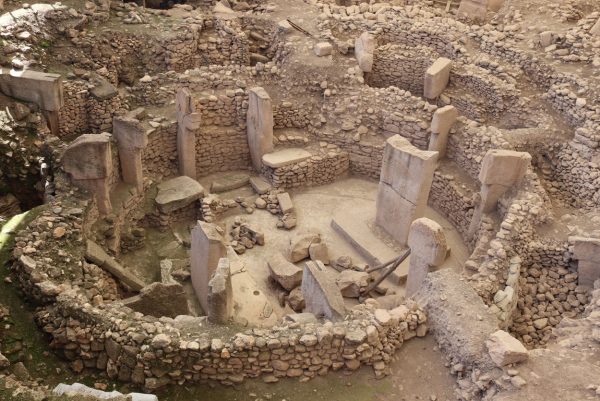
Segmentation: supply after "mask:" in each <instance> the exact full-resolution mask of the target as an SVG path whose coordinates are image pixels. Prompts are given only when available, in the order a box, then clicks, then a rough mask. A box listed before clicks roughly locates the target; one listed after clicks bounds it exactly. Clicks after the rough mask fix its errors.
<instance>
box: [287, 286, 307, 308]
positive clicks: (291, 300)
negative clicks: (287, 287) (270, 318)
mask: <svg viewBox="0 0 600 401" xmlns="http://www.w3.org/2000/svg"><path fill="white" fill-rule="evenodd" d="M287 301H288V305H290V308H292V310H293V311H294V312H302V311H303V310H304V307H305V305H306V304H305V303H304V295H302V288H300V287H296V288H294V289H293V290H292V291H290V295H289V296H288V299H287Z"/></svg>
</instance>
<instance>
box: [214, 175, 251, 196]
mask: <svg viewBox="0 0 600 401" xmlns="http://www.w3.org/2000/svg"><path fill="white" fill-rule="evenodd" d="M249 182H250V176H249V175H248V174H244V173H231V174H227V175H224V176H222V177H219V178H218V179H216V180H214V181H213V183H212V184H211V186H210V192H213V193H217V194H218V193H221V192H227V191H232V190H234V189H238V188H241V187H243V186H245V185H248V183H249Z"/></svg>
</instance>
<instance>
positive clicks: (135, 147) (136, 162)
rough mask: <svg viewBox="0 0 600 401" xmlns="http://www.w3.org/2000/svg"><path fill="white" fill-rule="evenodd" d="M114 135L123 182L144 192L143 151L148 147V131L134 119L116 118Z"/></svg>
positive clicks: (114, 120) (126, 117)
mask: <svg viewBox="0 0 600 401" xmlns="http://www.w3.org/2000/svg"><path fill="white" fill-rule="evenodd" d="M113 135H114V137H115V139H116V140H117V147H118V148H119V160H120V162H121V175H122V176H123V182H125V183H126V184H132V185H135V187H136V189H137V190H138V192H142V191H143V190H144V173H143V168H142V151H143V150H144V148H145V147H146V146H147V145H148V136H147V135H146V130H145V129H144V127H143V126H142V123H140V121H139V120H137V119H135V118H133V117H128V116H125V117H114V118H113Z"/></svg>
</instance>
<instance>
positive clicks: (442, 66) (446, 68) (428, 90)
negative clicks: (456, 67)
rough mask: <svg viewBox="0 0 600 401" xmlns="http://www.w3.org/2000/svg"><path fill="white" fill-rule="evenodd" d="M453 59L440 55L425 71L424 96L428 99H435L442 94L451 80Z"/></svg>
mask: <svg viewBox="0 0 600 401" xmlns="http://www.w3.org/2000/svg"><path fill="white" fill-rule="evenodd" d="M451 67H452V60H450V59H447V58H445V57H440V58H438V59H437V60H435V61H434V62H433V64H432V65H431V67H429V68H428V69H427V71H425V85H424V89H423V96H425V97H426V98H427V99H435V98H436V97H438V96H439V95H441V94H442V92H443V91H444V89H446V86H448V82H449V81H450V69H451Z"/></svg>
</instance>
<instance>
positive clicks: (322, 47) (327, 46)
mask: <svg viewBox="0 0 600 401" xmlns="http://www.w3.org/2000/svg"><path fill="white" fill-rule="evenodd" d="M313 50H314V51H315V54H316V55H317V56H319V57H323V56H329V55H330V54H331V52H332V51H333V46H331V43H328V42H319V43H317V44H316V45H315V47H314V48H313Z"/></svg>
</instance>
